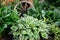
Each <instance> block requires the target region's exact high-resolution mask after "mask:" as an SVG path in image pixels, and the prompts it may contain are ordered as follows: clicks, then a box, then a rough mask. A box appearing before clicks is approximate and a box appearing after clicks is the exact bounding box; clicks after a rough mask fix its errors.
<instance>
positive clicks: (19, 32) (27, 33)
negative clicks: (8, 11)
mask: <svg viewBox="0 0 60 40" xmlns="http://www.w3.org/2000/svg"><path fill="white" fill-rule="evenodd" d="M49 28H50V27H49V26H48V25H47V24H46V23H45V22H44V21H42V20H38V19H37V18H34V17H31V16H24V17H21V18H20V20H18V21H16V23H15V24H14V25H13V26H12V27H11V29H12V33H13V35H14V40H38V39H40V35H39V33H40V34H41V36H42V37H43V38H45V39H48V33H49Z"/></svg>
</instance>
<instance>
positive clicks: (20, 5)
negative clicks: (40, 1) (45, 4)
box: [14, 1, 33, 14]
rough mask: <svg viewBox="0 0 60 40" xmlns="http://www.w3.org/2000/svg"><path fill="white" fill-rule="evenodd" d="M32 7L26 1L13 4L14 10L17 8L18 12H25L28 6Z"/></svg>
mask: <svg viewBox="0 0 60 40" xmlns="http://www.w3.org/2000/svg"><path fill="white" fill-rule="evenodd" d="M32 7H33V5H32V3H30V2H28V1H21V2H19V3H17V4H16V5H15V7H14V10H17V11H18V13H19V14H21V13H22V14H24V13H26V12H27V10H28V8H32Z"/></svg>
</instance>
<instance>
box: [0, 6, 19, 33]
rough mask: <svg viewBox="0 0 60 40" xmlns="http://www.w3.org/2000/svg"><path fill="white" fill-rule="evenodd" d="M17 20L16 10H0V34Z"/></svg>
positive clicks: (3, 8) (4, 8)
mask: <svg viewBox="0 0 60 40" xmlns="http://www.w3.org/2000/svg"><path fill="white" fill-rule="evenodd" d="M18 19H19V17H18V14H17V11H16V10H11V9H8V8H6V7H2V8H0V34H1V33H2V32H3V31H4V29H5V28H7V27H8V25H13V23H15V21H16V20H18Z"/></svg>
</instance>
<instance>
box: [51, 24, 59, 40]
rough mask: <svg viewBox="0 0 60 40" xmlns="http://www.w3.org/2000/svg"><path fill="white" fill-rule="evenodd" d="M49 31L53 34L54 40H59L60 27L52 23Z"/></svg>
mask: <svg viewBox="0 0 60 40" xmlns="http://www.w3.org/2000/svg"><path fill="white" fill-rule="evenodd" d="M51 32H52V33H54V34H55V35H54V37H55V40H60V28H58V27H56V26H55V25H52V27H51Z"/></svg>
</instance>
